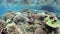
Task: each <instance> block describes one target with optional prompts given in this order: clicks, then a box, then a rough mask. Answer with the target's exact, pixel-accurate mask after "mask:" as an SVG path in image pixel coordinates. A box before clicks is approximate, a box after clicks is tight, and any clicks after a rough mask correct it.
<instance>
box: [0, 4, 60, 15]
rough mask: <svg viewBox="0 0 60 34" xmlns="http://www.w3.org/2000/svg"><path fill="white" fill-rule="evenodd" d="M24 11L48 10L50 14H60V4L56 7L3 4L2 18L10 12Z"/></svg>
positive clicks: (0, 11)
mask: <svg viewBox="0 0 60 34" xmlns="http://www.w3.org/2000/svg"><path fill="white" fill-rule="evenodd" d="M24 9H34V10H48V11H50V12H54V13H57V14H58V13H59V14H60V4H57V5H56V6H49V5H48V6H20V5H17V6H14V5H13V6H8V5H6V4H4V3H2V4H0V16H1V15H3V14H4V13H6V12H7V11H9V10H12V11H20V10H24Z"/></svg>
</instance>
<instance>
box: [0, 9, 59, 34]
mask: <svg viewBox="0 0 60 34" xmlns="http://www.w3.org/2000/svg"><path fill="white" fill-rule="evenodd" d="M34 11H35V12H34ZM32 12H33V13H32ZM46 18H48V20H47V19H46ZM58 21H59V20H58V19H57V17H56V15H55V14H54V13H51V12H48V11H46V10H29V9H28V10H22V11H19V12H13V11H8V12H7V13H5V14H4V15H2V16H1V20H0V34H50V33H51V34H52V32H53V31H54V32H53V33H54V34H57V32H58V31H57V30H58V27H59V26H60V25H59V24H60V23H59V24H58V26H55V25H56V24H57V23H58ZM47 22H50V23H47ZM56 22H57V23H56ZM51 23H53V24H51ZM54 23H56V24H54ZM56 29H57V30H56Z"/></svg>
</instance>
